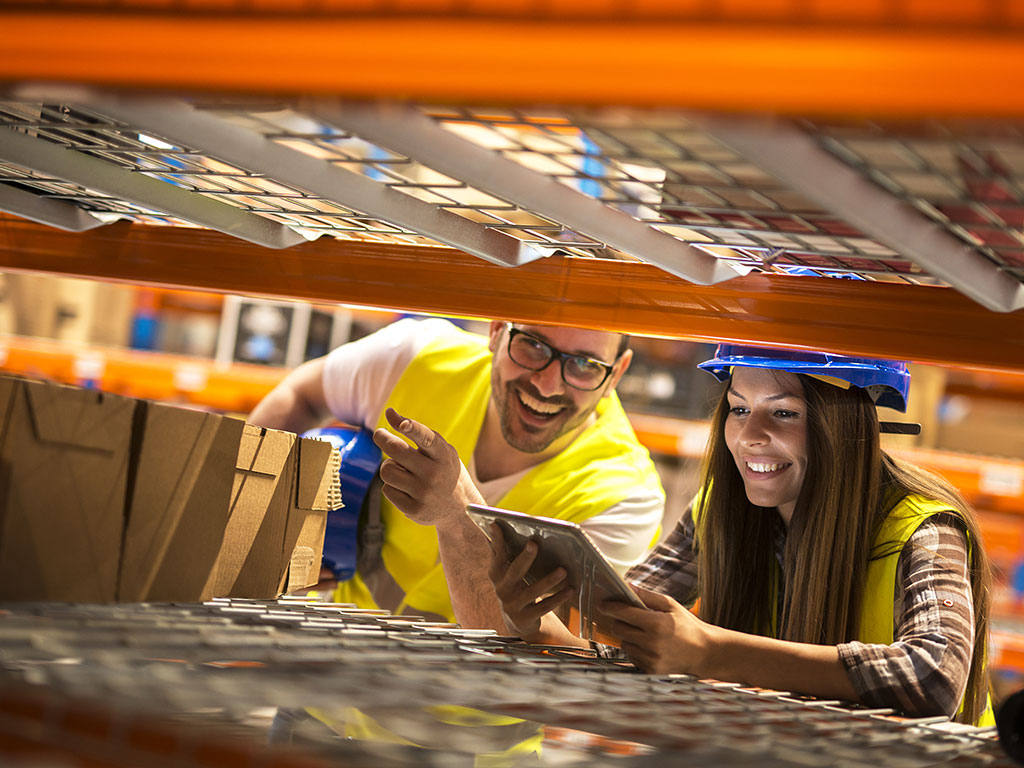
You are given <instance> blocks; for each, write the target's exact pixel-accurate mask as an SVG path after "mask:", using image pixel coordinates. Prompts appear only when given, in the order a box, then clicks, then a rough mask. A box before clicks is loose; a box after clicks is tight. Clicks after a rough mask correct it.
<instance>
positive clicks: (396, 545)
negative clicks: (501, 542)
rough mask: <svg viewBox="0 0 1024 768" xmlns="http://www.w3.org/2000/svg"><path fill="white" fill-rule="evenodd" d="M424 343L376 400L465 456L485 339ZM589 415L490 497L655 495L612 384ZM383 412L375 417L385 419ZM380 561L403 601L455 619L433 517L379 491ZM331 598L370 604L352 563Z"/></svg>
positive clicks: (559, 508) (483, 402)
mask: <svg viewBox="0 0 1024 768" xmlns="http://www.w3.org/2000/svg"><path fill="white" fill-rule="evenodd" d="M453 336H454V337H448V336H446V337H444V338H441V339H437V340H435V341H433V342H431V343H429V344H428V345H427V346H426V347H425V348H424V349H423V351H421V352H420V353H419V354H418V355H417V356H416V357H415V358H414V359H413V360H412V362H411V363H409V366H408V367H407V368H406V369H405V371H404V373H403V374H402V376H401V377H400V378H399V380H398V383H397V384H396V385H395V388H394V389H393V390H392V392H391V395H390V397H389V398H388V401H387V403H385V405H384V410H385V411H386V410H387V408H389V407H390V408H394V409H395V410H396V411H398V412H399V413H400V414H402V415H403V416H407V417H409V418H411V419H415V420H416V421H420V422H422V423H424V424H426V425H427V426H428V427H430V428H431V429H433V430H435V431H437V432H438V433H440V434H441V435H442V436H443V437H444V438H445V440H447V441H448V442H449V443H450V444H451V445H452V446H453V447H454V448H455V449H456V451H457V452H458V454H459V457H460V458H461V459H462V462H463V463H464V464H466V465H468V464H469V462H470V459H471V457H472V455H473V451H474V449H475V448H476V442H477V438H478V437H479V435H480V428H481V427H482V425H483V422H484V415H485V413H486V411H487V403H488V401H489V399H490V394H491V353H490V351H489V350H488V348H487V339H486V338H485V337H483V336H479V335H477V334H472V333H465V332H460V333H458V334H455V335H453ZM596 414H597V420H596V423H594V424H592V425H591V426H590V427H588V428H587V429H586V430H585V431H584V432H583V433H582V434H581V435H580V436H579V437H577V438H576V439H575V440H574V441H573V442H572V443H571V444H570V445H569V446H568V447H567V448H566V449H565V450H563V451H561V452H560V453H559V454H557V455H556V456H553V457H551V458H550V459H548V460H547V461H544V462H542V463H541V464H538V465H537V466H535V467H533V468H532V469H531V470H530V471H529V472H527V473H526V474H525V475H524V476H523V477H522V478H520V480H519V482H518V483H516V485H515V486H513V487H512V488H511V489H510V490H509V491H508V493H506V494H505V496H503V497H502V498H501V499H500V500H499V502H498V504H499V505H500V506H502V507H505V508H507V509H513V510H516V511H519V512H525V513H527V514H531V515H542V516H544V517H556V518H560V519H563V520H571V521H573V522H582V521H583V520H586V519H588V518H590V517H593V516H594V515H597V514H599V513H601V512H604V511H605V510H607V509H608V508H609V507H612V506H614V505H615V504H618V503H619V502H621V501H623V500H625V499H627V498H629V497H630V496H631V495H633V494H634V493H635V492H636V491H637V490H638V489H641V488H642V489H646V490H647V491H648V492H650V491H654V492H656V493H659V494H661V495H662V496H663V495H664V491H663V490H662V488H661V483H660V481H659V479H658V473H657V470H656V469H655V468H654V464H653V462H652V461H651V457H650V454H649V453H648V452H647V449H646V448H644V447H643V446H642V445H640V443H639V442H638V441H637V439H636V435H635V434H634V432H633V428H632V426H631V425H630V423H629V420H628V419H627V418H626V414H625V412H624V411H623V410H622V406H621V404H620V403H619V399H618V397H617V396H616V395H615V393H614V392H613V393H612V394H611V395H610V396H609V397H605V398H602V399H601V401H600V403H599V404H598V406H597V409H596ZM386 426H387V423H386V420H385V417H384V412H383V411H382V412H381V414H380V418H379V421H378V427H386ZM381 502H382V507H381V520H382V522H383V525H384V541H383V544H382V547H381V556H382V558H383V561H384V566H385V567H386V568H387V570H388V572H389V573H390V574H391V576H392V577H393V578H394V580H395V581H396V582H397V584H398V586H399V587H401V589H402V591H403V592H404V593H405V600H404V602H403V606H404V607H407V608H408V610H409V611H410V612H412V613H417V612H425V613H431V614H437V615H441V616H446V617H448V620H449V621H454V613H453V612H452V607H451V600H450V598H449V595H448V585H447V583H446V581H445V577H444V571H443V569H442V566H441V563H440V562H439V561H438V544H437V533H436V532H435V530H434V528H433V526H424V525H420V524H419V523H416V522H413V521H412V520H410V519H409V518H407V517H406V516H405V515H404V514H402V513H401V512H400V511H399V510H398V509H396V508H395V507H394V506H393V505H392V504H391V503H390V502H388V501H387V500H386V499H383V498H382V499H381ZM334 599H335V600H336V601H338V602H351V603H356V604H357V605H360V606H366V607H373V606H374V602H373V598H372V597H371V594H370V590H369V589H368V588H367V586H366V584H365V583H364V582H363V580H362V578H361V577H360V575H359V574H358V573H357V574H356V575H355V576H354V577H353V578H352V579H350V580H349V581H346V582H342V583H341V584H340V585H339V587H338V589H337V590H336V591H335V593H334Z"/></svg>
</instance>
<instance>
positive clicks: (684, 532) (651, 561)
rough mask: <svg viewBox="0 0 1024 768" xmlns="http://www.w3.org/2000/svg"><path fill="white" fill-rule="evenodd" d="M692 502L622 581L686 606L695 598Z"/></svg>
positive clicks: (695, 577) (695, 575)
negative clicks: (666, 534)
mask: <svg viewBox="0 0 1024 768" xmlns="http://www.w3.org/2000/svg"><path fill="white" fill-rule="evenodd" d="M692 507H693V503H692V502H691V503H690V506H688V507H687V508H686V511H685V512H683V516H682V517H681V518H680V519H679V522H678V523H676V527H675V528H673V529H672V532H671V533H669V535H668V536H667V537H665V540H664V541H662V542H661V543H660V544H658V546H656V547H655V548H654V549H653V550H652V551H651V553H650V554H649V555H648V556H647V558H646V559H645V560H644V561H643V562H642V563H639V564H638V565H634V566H633V567H632V568H630V569H629V571H628V572H627V573H626V581H627V582H629V583H630V584H635V585H637V586H639V587H643V588H644V589H649V590H651V591H652V592H660V593H661V594H663V595H668V596H669V597H673V598H675V599H676V600H677V601H678V602H679V603H681V604H683V605H685V606H687V607H690V606H692V605H693V603H694V601H696V599H697V550H696V547H695V542H694V524H693V511H692Z"/></svg>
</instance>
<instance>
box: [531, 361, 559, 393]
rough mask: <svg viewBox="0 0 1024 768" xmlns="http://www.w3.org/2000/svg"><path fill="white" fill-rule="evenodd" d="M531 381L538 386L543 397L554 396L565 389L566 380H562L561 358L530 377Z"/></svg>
mask: <svg viewBox="0 0 1024 768" xmlns="http://www.w3.org/2000/svg"><path fill="white" fill-rule="evenodd" d="M530 383H531V384H533V386H535V387H536V388H537V391H538V392H539V393H540V394H541V396H542V397H553V396H554V395H560V394H562V393H563V392H564V391H565V382H564V381H562V366H561V361H560V360H552V361H551V362H550V363H548V365H547V366H546V367H545V368H544V369H543V370H540V371H537V372H536V373H534V374H533V376H531V377H530Z"/></svg>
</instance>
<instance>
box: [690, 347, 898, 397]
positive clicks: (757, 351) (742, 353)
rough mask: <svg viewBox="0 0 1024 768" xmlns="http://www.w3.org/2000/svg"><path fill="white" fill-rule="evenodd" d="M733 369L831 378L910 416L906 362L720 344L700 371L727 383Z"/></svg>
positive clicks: (700, 365) (699, 366)
mask: <svg viewBox="0 0 1024 768" xmlns="http://www.w3.org/2000/svg"><path fill="white" fill-rule="evenodd" d="M733 366H741V367H746V368H771V369H773V370H779V371H788V372H789V373H804V374H809V375H812V376H831V377H833V378H836V379H841V380H842V381H846V382H848V383H850V384H852V385H853V386H855V387H861V388H862V389H865V390H867V393H868V395H870V397H871V399H872V400H873V401H874V403H875V405H880V406H883V407H885V408H895V409H896V410H897V411H899V412H900V413H906V412H907V393H908V391H909V390H910V373H909V372H908V371H907V364H906V363H903V362H897V361H893V360H877V359H873V358H868V357H847V356H846V355H832V354H828V353H826V352H806V351H800V350H795V349H772V348H770V347H753V346H749V345H746V344H719V345H718V349H716V350H715V356H714V357H713V358H712V359H711V360H708V361H706V362H703V363H700V364H699V365H698V366H697V367H698V368H702V369H703V370H705V371H708V372H709V373H711V374H712V375H713V376H714V377H715V378H716V379H718V380H719V381H725V380H726V379H728V378H729V377H730V376H731V375H732V368H733Z"/></svg>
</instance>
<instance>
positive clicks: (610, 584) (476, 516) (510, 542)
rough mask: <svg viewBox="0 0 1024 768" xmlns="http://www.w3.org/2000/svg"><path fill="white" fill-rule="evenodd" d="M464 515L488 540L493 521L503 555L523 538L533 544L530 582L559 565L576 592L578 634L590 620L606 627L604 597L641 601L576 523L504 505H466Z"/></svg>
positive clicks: (511, 556)
mask: <svg viewBox="0 0 1024 768" xmlns="http://www.w3.org/2000/svg"><path fill="white" fill-rule="evenodd" d="M466 512H467V513H468V514H469V516H470V518H472V520H473V521H474V522H475V523H476V524H477V525H478V526H479V527H480V528H481V530H483V532H484V533H485V534H486V535H487V538H491V536H492V531H491V523H492V522H493V523H497V524H498V527H499V528H500V529H501V532H502V535H503V536H504V539H505V548H506V549H507V550H508V555H509V559H510V560H511V559H514V558H515V557H516V555H518V554H519V553H520V552H522V550H523V547H525V546H526V542H527V541H529V540H530V539H533V540H534V541H536V542H537V544H538V547H537V557H536V559H535V560H534V561H533V565H531V566H530V570H529V571H528V572H527V574H526V581H527V583H530V584H532V583H533V582H535V581H536V580H537V579H540V578H542V577H544V576H546V575H548V574H549V573H551V572H552V571H553V570H555V569H556V568H559V567H561V568H564V569H565V572H566V581H567V582H568V584H569V586H571V587H573V588H575V589H576V591H577V594H578V595H579V604H578V606H577V607H578V609H579V612H580V626H581V629H582V632H581V634H582V636H583V637H585V638H588V639H589V637H590V636H591V631H590V630H591V627H590V626H588V625H590V624H594V625H596V626H597V628H598V629H601V630H602V631H607V630H608V628H607V626H605V625H606V621H604V620H603V617H602V615H601V614H600V613H599V612H598V611H597V606H599V605H600V604H601V602H602V601H604V600H619V601H621V602H624V603H628V604H630V605H634V606H636V607H638V608H644V607H645V606H644V604H643V603H642V602H641V601H640V598H639V597H637V596H636V593H635V592H634V591H633V590H632V589H630V588H629V585H628V584H626V582H625V581H624V580H623V579H622V577H621V576H619V574H618V572H616V570H615V569H614V568H613V567H612V565H611V563H609V562H608V560H607V559H605V557H604V555H602V554H601V552H600V550H598V548H597V547H596V546H595V545H594V542H592V541H591V540H590V537H589V536H587V533H586V531H584V530H583V529H582V528H581V527H580V526H579V525H577V524H576V523H571V522H568V521H566V520H556V519H554V518H550V517H536V516H534V515H527V514H524V513H522V512H513V511H511V510H507V509H497V508H495V507H485V506H483V505H479V504H470V505H468V506H467V507H466Z"/></svg>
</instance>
